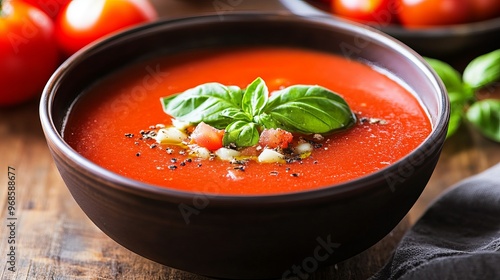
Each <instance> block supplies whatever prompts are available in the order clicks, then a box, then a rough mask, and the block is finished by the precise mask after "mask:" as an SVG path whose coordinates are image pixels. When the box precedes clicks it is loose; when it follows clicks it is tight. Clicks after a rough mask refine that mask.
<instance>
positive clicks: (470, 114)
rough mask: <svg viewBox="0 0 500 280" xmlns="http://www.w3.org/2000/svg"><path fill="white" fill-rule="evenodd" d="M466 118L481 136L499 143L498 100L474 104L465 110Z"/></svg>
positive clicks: (499, 118)
mask: <svg viewBox="0 0 500 280" xmlns="http://www.w3.org/2000/svg"><path fill="white" fill-rule="evenodd" d="M466 117H467V120H468V121H469V122H470V123H472V124H473V125H474V126H475V127H476V128H477V129H478V130H479V131H480V132H481V134H483V135H484V136H486V137H487V138H489V139H491V140H493V141H496V142H500V100H497V99H485V100H481V101H478V102H475V103H474V104H472V106H470V108H469V110H467V113H466Z"/></svg>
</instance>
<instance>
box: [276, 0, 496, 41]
mask: <svg viewBox="0 0 500 280" xmlns="http://www.w3.org/2000/svg"><path fill="white" fill-rule="evenodd" d="M280 1H281V3H283V4H284V5H286V6H287V8H289V9H290V8H291V7H295V6H294V5H296V8H292V9H291V12H294V13H299V14H316V15H322V16H327V17H333V18H337V19H340V20H346V21H352V22H355V23H360V22H356V21H354V20H351V19H347V18H344V17H341V16H339V15H336V14H335V13H331V12H328V11H326V10H324V7H323V3H320V2H318V3H316V2H314V1H312V0H306V1H304V3H298V4H295V3H290V0H280ZM299 8H300V9H302V10H304V11H299ZM361 24H365V25H367V26H370V27H372V28H375V29H378V30H381V31H383V32H385V33H387V34H389V35H391V36H394V37H396V38H406V37H418V38H420V37H421V38H424V37H427V38H429V39H434V38H439V37H445V36H472V35H475V34H481V33H485V32H490V31H493V30H497V29H498V30H500V16H497V17H493V18H487V19H482V20H477V21H470V22H463V23H455V24H447V25H435V26H422V27H405V26H404V25H402V24H397V23H374V22H366V23H361Z"/></svg>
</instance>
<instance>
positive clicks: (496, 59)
mask: <svg viewBox="0 0 500 280" xmlns="http://www.w3.org/2000/svg"><path fill="white" fill-rule="evenodd" d="M463 79H464V82H465V83H466V84H467V85H469V86H470V87H471V88H472V89H473V90H474V91H476V90H478V89H480V88H482V87H484V86H487V85H489V84H491V83H493V82H496V81H500V49H498V50H496V51H493V52H490V53H487V54H484V55H481V56H479V57H477V58H475V59H474V60H472V61H471V62H470V63H469V64H468V65H467V67H466V68H465V70H464V74H463Z"/></svg>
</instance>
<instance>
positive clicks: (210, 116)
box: [161, 83, 243, 129]
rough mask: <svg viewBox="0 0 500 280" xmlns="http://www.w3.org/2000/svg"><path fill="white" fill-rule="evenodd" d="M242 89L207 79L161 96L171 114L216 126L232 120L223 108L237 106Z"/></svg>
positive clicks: (238, 108) (220, 127)
mask: <svg viewBox="0 0 500 280" xmlns="http://www.w3.org/2000/svg"><path fill="white" fill-rule="evenodd" d="M242 98H243V91H242V90H240V89H239V88H238V87H235V86H231V87H226V86H224V85H222V84H219V83H207V84H203V85H199V86H197V87H194V88H192V89H188V90H186V91H184V92H183V93H180V94H177V95H174V96H170V97H166V98H162V99H161V102H162V104H163V110H164V111H165V113H167V114H169V115H171V116H172V117H174V118H176V119H178V120H180V121H184V122H190V123H200V122H205V123H207V124H209V125H211V126H214V127H216V128H218V129H223V128H225V127H226V126H227V125H228V124H230V123H231V122H233V120H232V118H231V117H228V115H227V114H223V112H226V113H227V109H233V110H234V111H238V110H241V102H242Z"/></svg>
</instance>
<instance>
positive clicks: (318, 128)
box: [264, 85, 356, 134]
mask: <svg viewBox="0 0 500 280" xmlns="http://www.w3.org/2000/svg"><path fill="white" fill-rule="evenodd" d="M264 112H265V113H266V114H267V115H269V116H271V117H272V119H273V120H275V122H277V123H280V124H281V125H282V126H283V127H282V128H284V129H285V130H287V131H290V132H300V133H305V134H310V133H329V132H334V131H336V130H341V129H345V128H348V127H350V126H351V125H353V124H354V123H355V122H356V117H355V116H354V114H353V113H352V111H351V109H350V108H349V105H348V104H347V103H346V102H345V100H344V99H343V98H342V97H341V96H339V95H338V94H336V93H335V92H333V91H330V90H328V89H326V88H324V87H320V86H305V85H296V86H291V87H288V88H285V89H283V90H280V91H277V92H274V93H273V94H272V95H271V97H270V98H269V101H268V103H267V105H266V107H265V108H264Z"/></svg>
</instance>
